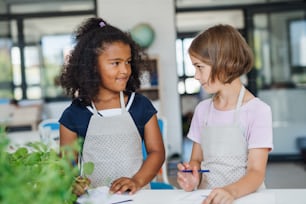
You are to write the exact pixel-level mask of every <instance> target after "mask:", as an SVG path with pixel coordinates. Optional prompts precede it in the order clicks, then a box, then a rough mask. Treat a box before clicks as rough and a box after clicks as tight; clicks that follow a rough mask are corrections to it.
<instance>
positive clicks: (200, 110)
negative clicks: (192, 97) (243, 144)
mask: <svg viewBox="0 0 306 204" xmlns="http://www.w3.org/2000/svg"><path fill="white" fill-rule="evenodd" d="M211 100H212V99H206V100H204V101H201V102H200V103H199V104H198V105H197V107H196V108H195V112H194V115H193V118H192V121H191V125H190V129H189V132H188V134H187V137H188V138H189V139H191V140H192V141H194V142H197V143H200V137H201V131H202V128H203V126H204V125H205V123H206V122H207V124H208V125H212V124H214V125H221V124H231V123H233V122H234V112H235V110H228V111H220V110H217V109H215V108H214V106H213V105H212V104H211ZM211 108H212V109H211ZM210 109H211V110H210ZM209 112H210V113H209ZM209 114H210V116H209V120H208V119H207V118H208V115H209ZM239 125H240V127H241V128H242V130H243V133H244V134H243V135H244V136H245V137H246V141H247V143H248V149H252V148H269V149H270V151H271V150H272V149H273V133H272V129H273V128H272V112H271V108H270V106H268V105H267V104H266V103H264V102H263V101H261V100H260V99H259V98H254V99H252V100H250V101H248V102H247V103H246V104H243V105H242V106H241V108H240V111H239ZM204 134H205V133H204Z"/></svg>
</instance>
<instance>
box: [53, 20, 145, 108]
mask: <svg viewBox="0 0 306 204" xmlns="http://www.w3.org/2000/svg"><path fill="white" fill-rule="evenodd" d="M101 22H102V26H101V25H100V23H101ZM75 40H76V46H75V48H74V49H73V50H72V52H71V53H70V55H69V57H68V61H67V63H65V64H64V66H63V70H62V72H61V75H60V77H59V82H60V85H61V86H62V87H63V88H64V90H65V91H66V94H67V95H68V96H70V97H72V99H75V98H79V99H80V100H81V101H82V104H84V105H89V104H90V103H91V101H92V100H95V99H96V97H97V94H98V91H99V87H100V86H101V78H100V75H99V74H98V73H99V72H98V56H99V55H100V54H101V52H103V50H104V49H105V47H106V46H107V45H109V44H111V43H114V42H122V43H124V44H127V45H129V46H130V48H131V52H132V53H131V54H132V59H131V68H132V73H131V76H130V78H129V80H128V82H127V85H126V89H125V91H126V92H131V91H136V90H137V89H138V88H139V86H140V80H139V68H140V66H141V65H144V63H143V62H144V57H145V56H146V54H145V53H144V52H143V50H141V48H140V47H139V46H138V45H137V44H136V43H135V42H134V41H133V39H132V38H131V36H130V34H129V33H128V32H123V31H122V30H120V29H118V28H116V27H114V26H112V25H110V24H108V23H107V22H106V21H104V20H103V19H102V18H88V19H87V20H85V21H84V22H83V23H82V24H81V25H80V26H79V27H78V29H77V30H76V31H75Z"/></svg>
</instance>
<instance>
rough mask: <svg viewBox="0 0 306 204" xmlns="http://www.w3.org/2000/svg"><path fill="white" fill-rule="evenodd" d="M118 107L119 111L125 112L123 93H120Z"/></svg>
mask: <svg viewBox="0 0 306 204" xmlns="http://www.w3.org/2000/svg"><path fill="white" fill-rule="evenodd" d="M120 106H121V111H122V112H123V111H126V109H125V104H124V95H123V92H122V91H120Z"/></svg>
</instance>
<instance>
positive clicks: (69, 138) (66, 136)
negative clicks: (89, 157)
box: [59, 124, 77, 161]
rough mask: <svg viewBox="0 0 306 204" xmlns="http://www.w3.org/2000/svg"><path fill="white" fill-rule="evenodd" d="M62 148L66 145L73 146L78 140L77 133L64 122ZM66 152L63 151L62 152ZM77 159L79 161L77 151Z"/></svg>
mask: <svg viewBox="0 0 306 204" xmlns="http://www.w3.org/2000/svg"><path fill="white" fill-rule="evenodd" d="M59 131H60V148H62V147H65V146H73V145H74V144H75V142H76V141H77V134H76V133H75V132H73V131H71V130H69V129H68V128H66V127H65V126H63V125H62V124H60V130H59ZM63 153H65V152H62V151H61V154H63ZM75 161H77V153H76V157H75Z"/></svg>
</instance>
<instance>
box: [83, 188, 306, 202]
mask: <svg viewBox="0 0 306 204" xmlns="http://www.w3.org/2000/svg"><path fill="white" fill-rule="evenodd" d="M209 192H210V191H209V190H198V191H194V192H184V191H183V190H141V191H139V192H137V193H136V194H135V195H132V196H126V199H132V201H129V202H124V203H123V204H200V203H201V202H202V200H203V199H204V198H205V195H208V193H209ZM91 194H92V195H93V194H94V193H92V192H90V195H91ZM96 195H97V193H96ZM100 195H101V194H100ZM100 198H101V197H100ZM120 199H121V200H125V198H122V196H121V197H120V198H119V201H120ZM117 200H118V199H117ZM102 201H103V200H102ZM80 203H81V204H85V203H86V202H84V201H83V202H80ZM96 203H105V204H110V203H112V202H108V201H106V202H105V200H104V202H101V200H99V199H98V198H97V199H96V200H94V202H93V203H92V204H96ZM288 203H294V204H306V189H269V190H263V191H260V192H257V193H253V194H250V195H247V196H245V197H242V198H240V199H237V200H235V201H234V204H288Z"/></svg>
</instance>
